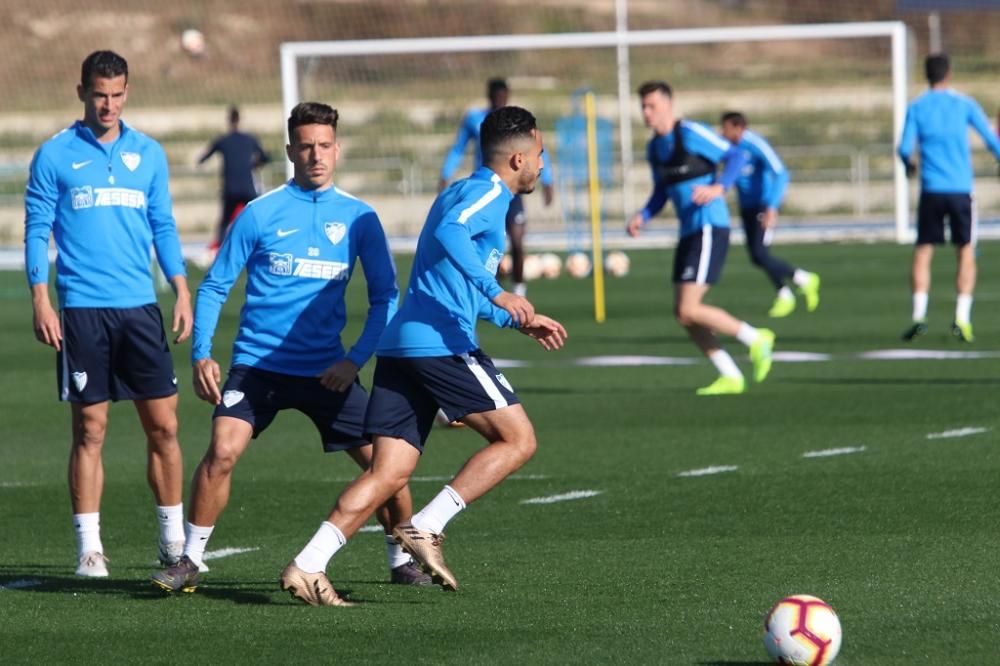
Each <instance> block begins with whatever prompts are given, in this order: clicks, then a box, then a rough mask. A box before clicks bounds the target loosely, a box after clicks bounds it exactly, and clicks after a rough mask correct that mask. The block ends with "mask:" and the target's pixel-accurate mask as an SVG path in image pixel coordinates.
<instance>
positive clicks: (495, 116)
mask: <svg viewBox="0 0 1000 666" xmlns="http://www.w3.org/2000/svg"><path fill="white" fill-rule="evenodd" d="M536 129H538V124H537V122H536V121H535V116H533V115H532V114H531V112H530V111H528V110H527V109H522V108H521V107H519V106H501V107H500V108H499V109H494V110H493V111H490V113H489V115H487V116H486V118H485V119H484V120H483V124H482V126H481V127H480V128H479V147H480V149H481V150H482V153H483V164H486V165H489V164H490V163H491V162H492V161H493V159H494V158H495V157H496V155H497V154H498V153H500V152H501V150H502V149H503V147H504V144H506V143H507V142H509V141H512V140H516V139H521V138H530V137H531V135H532V132H534V131H535V130H536Z"/></svg>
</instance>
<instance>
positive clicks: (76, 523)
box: [73, 512, 104, 557]
mask: <svg viewBox="0 0 1000 666" xmlns="http://www.w3.org/2000/svg"><path fill="white" fill-rule="evenodd" d="M73 527H74V528H76V551H77V554H78V555H79V556H80V557H83V554H84V553H89V552H91V551H96V552H98V553H102V554H103V553H104V545H103V544H102V543H101V514H100V512H94V513H74V514H73Z"/></svg>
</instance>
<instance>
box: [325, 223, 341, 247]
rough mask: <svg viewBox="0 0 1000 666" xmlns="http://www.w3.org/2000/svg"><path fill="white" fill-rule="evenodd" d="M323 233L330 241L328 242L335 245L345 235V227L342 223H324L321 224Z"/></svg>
mask: <svg viewBox="0 0 1000 666" xmlns="http://www.w3.org/2000/svg"><path fill="white" fill-rule="evenodd" d="M323 231H324V232H326V237H327V238H329V239H330V242H331V243H333V244H334V245H336V244H337V243H339V242H340V241H341V240H342V239H343V238H344V234H346V233H347V225H346V224H344V223H343V222H326V223H324V224H323Z"/></svg>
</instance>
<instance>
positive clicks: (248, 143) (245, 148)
mask: <svg viewBox="0 0 1000 666" xmlns="http://www.w3.org/2000/svg"><path fill="white" fill-rule="evenodd" d="M215 153H219V154H220V155H222V193H223V194H224V195H225V196H227V197H239V198H243V199H248V200H249V199H253V198H254V197H256V196H257V195H258V194H259V191H258V187H257V181H256V179H255V178H254V169H255V168H256V167H258V166H260V165H262V164H267V163H268V162H270V161H271V158H270V156H269V155H268V154H267V153H266V152H265V151H264V149H263V148H261V147H260V143H259V142H258V141H257V137H255V136H254V135H252V134H247V133H246V132H230V133H228V134H224V135H222V136H220V137H219V138H218V139H216V140H215V141H213V142H212V145H211V146H209V149H208V151H207V152H206V153H205V154H204V155H202V156H201V159H200V160H198V163H199V164H200V163H202V162H204V161H205V160H207V159H208V158H209V157H211V156H212V155H214V154H215Z"/></svg>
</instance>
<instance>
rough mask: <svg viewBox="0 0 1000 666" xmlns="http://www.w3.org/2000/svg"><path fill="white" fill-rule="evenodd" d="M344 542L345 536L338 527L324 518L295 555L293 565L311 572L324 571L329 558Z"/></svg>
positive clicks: (345, 540)
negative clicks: (307, 541)
mask: <svg viewBox="0 0 1000 666" xmlns="http://www.w3.org/2000/svg"><path fill="white" fill-rule="evenodd" d="M345 543H347V538H346V537H345V536H344V533H343V532H341V531H340V528H338V527H337V526H336V525H334V524H333V523H331V522H328V521H325V520H324V521H323V522H322V523H320V524H319V529H318V530H316V534H315V535H314V536H313V538H312V539H311V540H310V541H309V543H307V544H306V547H305V548H303V549H302V552H301V553H299V554H298V555H296V556H295V566H297V567H298V568H299V569H302V570H303V571H305V572H306V573H311V574H315V573H320V572H323V571H326V565H327V564H329V563H330V558H331V557H333V555H334V553H336V552H337V551H338V550H340V548H341V546H343V545H344V544H345Z"/></svg>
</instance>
